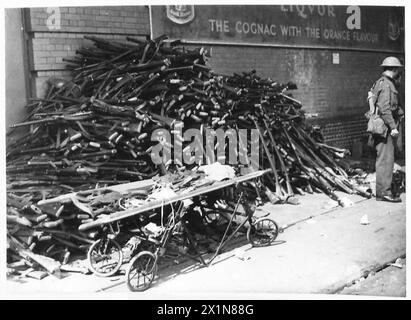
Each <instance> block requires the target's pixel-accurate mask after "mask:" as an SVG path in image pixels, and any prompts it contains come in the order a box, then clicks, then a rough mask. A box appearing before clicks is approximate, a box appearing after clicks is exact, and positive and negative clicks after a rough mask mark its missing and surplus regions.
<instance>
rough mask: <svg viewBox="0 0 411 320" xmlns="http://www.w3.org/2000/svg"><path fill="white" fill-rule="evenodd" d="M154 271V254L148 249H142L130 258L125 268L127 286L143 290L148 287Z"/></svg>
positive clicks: (155, 263)
mask: <svg viewBox="0 0 411 320" xmlns="http://www.w3.org/2000/svg"><path fill="white" fill-rule="evenodd" d="M156 273H157V259H156V256H155V255H154V254H153V253H151V252H150V251H142V252H140V253H139V254H137V255H136V256H135V257H134V258H133V259H131V261H130V265H129V267H128V268H127V272H126V281H127V287H128V288H129V289H130V290H131V291H144V290H146V289H147V288H148V287H150V285H151V283H152V282H153V280H154V277H155V276H156Z"/></svg>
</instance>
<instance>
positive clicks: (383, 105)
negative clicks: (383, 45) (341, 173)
mask: <svg viewBox="0 0 411 320" xmlns="http://www.w3.org/2000/svg"><path fill="white" fill-rule="evenodd" d="M381 67H383V70H384V71H383V73H382V76H381V78H380V79H378V80H377V82H376V83H375V85H374V87H373V89H372V91H373V94H374V96H375V97H377V99H376V101H375V106H376V108H378V112H379V115H380V117H381V118H382V119H383V121H384V123H385V125H386V126H387V128H388V131H387V135H386V136H385V137H381V136H373V139H374V146H375V149H376V151H377V159H376V162H375V171H376V178H377V182H376V197H377V201H389V202H401V199H400V198H399V197H398V196H396V197H395V196H393V194H392V192H391V183H392V175H393V169H394V144H395V143H396V139H397V137H398V135H399V132H398V128H399V123H400V121H401V119H402V117H403V116H404V111H403V110H402V109H401V107H400V106H399V105H398V91H397V87H398V84H399V80H400V77H401V73H402V67H403V65H402V63H401V61H400V60H399V59H397V58H396V57H387V58H385V59H384V61H383V62H382V64H381Z"/></svg>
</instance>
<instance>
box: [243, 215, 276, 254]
mask: <svg viewBox="0 0 411 320" xmlns="http://www.w3.org/2000/svg"><path fill="white" fill-rule="evenodd" d="M278 232H279V228H278V225H277V223H275V221H274V220H271V219H269V218H262V219H258V220H256V221H255V222H254V223H253V224H252V226H251V227H250V228H249V229H248V230H247V239H248V241H250V243H251V244H252V245H253V246H254V247H263V246H268V245H270V244H271V243H272V242H273V241H274V240H275V239H276V238H277V236H278Z"/></svg>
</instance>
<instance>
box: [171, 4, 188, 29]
mask: <svg viewBox="0 0 411 320" xmlns="http://www.w3.org/2000/svg"><path fill="white" fill-rule="evenodd" d="M166 11H167V18H168V19H170V20H171V21H173V22H174V23H177V24H185V23H188V22H190V21H193V19H194V5H189V6H186V5H174V6H166Z"/></svg>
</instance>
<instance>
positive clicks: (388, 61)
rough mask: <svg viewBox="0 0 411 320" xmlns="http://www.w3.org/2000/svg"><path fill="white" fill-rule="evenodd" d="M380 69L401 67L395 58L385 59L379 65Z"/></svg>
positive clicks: (398, 60)
mask: <svg viewBox="0 0 411 320" xmlns="http://www.w3.org/2000/svg"><path fill="white" fill-rule="evenodd" d="M381 67H398V68H399V67H403V65H402V64H401V61H400V59H398V58H396V57H387V58H385V59H384V60H383V62H382V63H381Z"/></svg>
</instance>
